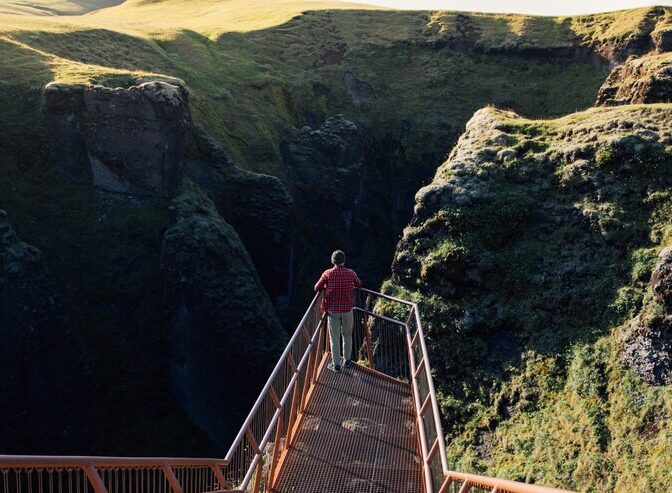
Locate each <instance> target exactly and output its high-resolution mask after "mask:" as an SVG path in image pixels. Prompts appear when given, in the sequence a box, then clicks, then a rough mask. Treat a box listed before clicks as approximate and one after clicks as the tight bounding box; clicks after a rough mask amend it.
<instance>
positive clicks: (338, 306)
mask: <svg viewBox="0 0 672 493" xmlns="http://www.w3.org/2000/svg"><path fill="white" fill-rule="evenodd" d="M361 285H362V281H360V280H359V277H357V273H356V272H355V271H354V270H352V269H346V268H345V267H342V266H338V265H336V266H334V267H332V268H331V269H327V270H325V271H324V273H323V274H322V277H320V280H319V281H317V284H315V291H321V290H323V289H324V301H323V302H322V308H323V309H326V310H327V311H330V312H335V313H345V312H349V311H350V310H352V306H353V305H354V304H355V288H358V287H360V286H361Z"/></svg>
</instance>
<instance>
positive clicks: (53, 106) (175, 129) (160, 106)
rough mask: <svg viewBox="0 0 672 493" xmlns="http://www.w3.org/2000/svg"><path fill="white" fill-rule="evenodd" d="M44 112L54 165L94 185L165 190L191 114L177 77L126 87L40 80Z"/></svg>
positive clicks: (176, 172)
mask: <svg viewBox="0 0 672 493" xmlns="http://www.w3.org/2000/svg"><path fill="white" fill-rule="evenodd" d="M43 109H44V114H45V120H46V124H47V127H48V129H49V132H50V135H51V136H52V138H53V140H54V141H55V148H56V149H58V154H57V155H55V156H53V157H52V162H53V163H54V166H55V167H56V168H57V169H59V170H60V171H62V172H63V173H64V174H65V175H67V176H68V177H70V178H72V179H75V180H77V181H80V182H84V183H90V184H91V185H93V186H94V187H96V188H97V189H99V190H103V191H106V192H115V193H123V194H140V195H157V196H161V197H171V196H172V195H173V194H174V193H175V191H176V189H177V187H178V186H179V184H180V181H181V178H182V167H183V158H184V152H185V143H186V139H187V132H188V129H189V127H190V122H191V117H190V113H189V106H188V94H187V90H186V88H185V87H184V86H183V85H173V84H169V83H167V82H163V81H152V82H143V83H141V84H139V85H137V86H132V87H130V88H128V89H124V88H116V89H112V88H108V87H102V86H84V85H76V84H75V85H73V84H60V83H51V84H48V85H47V86H46V88H45V90H44V106H43Z"/></svg>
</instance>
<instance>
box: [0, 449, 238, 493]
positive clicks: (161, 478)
mask: <svg viewBox="0 0 672 493" xmlns="http://www.w3.org/2000/svg"><path fill="white" fill-rule="evenodd" d="M226 466H227V461H225V460H221V459H173V458H160V457H153V458H129V457H49V456H45V457H41V456H22V455H13V456H8V455H0V492H2V493H10V492H11V493H22V492H26V493H33V492H35V493H63V492H66V493H80V492H81V493H87V492H91V491H93V492H95V493H108V492H109V493H125V492H127V491H128V492H129V493H130V492H138V493H167V492H169V491H173V492H175V493H204V492H213V491H219V490H222V489H225V488H227V487H228V486H229V484H228V483H227V482H226V480H225V479H224V475H223V474H222V469H223V468H225V467H226Z"/></svg>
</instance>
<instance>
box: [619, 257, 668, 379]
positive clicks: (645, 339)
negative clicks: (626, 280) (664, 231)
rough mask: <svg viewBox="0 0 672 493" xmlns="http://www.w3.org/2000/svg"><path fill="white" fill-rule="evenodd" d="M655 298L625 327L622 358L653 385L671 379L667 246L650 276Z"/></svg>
mask: <svg viewBox="0 0 672 493" xmlns="http://www.w3.org/2000/svg"><path fill="white" fill-rule="evenodd" d="M651 291H652V292H653V300H651V301H650V302H649V303H647V304H645V305H644V307H643V308H642V310H641V312H640V313H639V314H638V315H637V317H635V318H634V319H633V320H632V321H631V322H630V324H629V325H628V326H627V327H626V329H625V330H624V333H623V336H622V344H621V351H620V358H621V361H623V362H624V363H625V364H626V365H627V366H629V367H630V368H631V369H632V371H633V372H635V373H636V374H637V375H639V376H640V377H641V378H642V379H643V380H644V381H646V382H647V383H649V384H651V385H667V384H669V383H671V382H672V248H666V249H664V250H663V251H662V252H661V254H660V259H659V261H658V264H657V265H656V267H655V269H654V270H653V274H652V276H651Z"/></svg>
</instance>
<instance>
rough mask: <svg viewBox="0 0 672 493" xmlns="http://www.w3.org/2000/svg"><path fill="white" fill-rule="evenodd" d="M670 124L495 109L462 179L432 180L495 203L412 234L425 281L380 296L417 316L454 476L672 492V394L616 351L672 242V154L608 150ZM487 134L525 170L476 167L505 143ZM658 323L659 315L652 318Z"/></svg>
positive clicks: (654, 109) (410, 249)
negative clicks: (416, 310)
mask: <svg viewBox="0 0 672 493" xmlns="http://www.w3.org/2000/svg"><path fill="white" fill-rule="evenodd" d="M671 114H672V105H669V104H667V105H665V104H661V105H633V106H623V107H618V108H599V109H593V110H590V111H586V112H582V113H579V114H573V115H567V116H565V117H562V118H559V119H554V120H528V119H523V118H514V116H513V115H512V114H511V113H508V112H504V111H500V110H496V109H492V108H491V109H488V110H484V114H482V115H481V118H483V117H484V116H483V115H487V117H488V118H490V119H492V120H493V121H494V123H492V124H488V125H485V126H483V124H481V125H482V126H479V127H476V128H478V131H476V130H473V129H472V130H470V131H469V134H468V137H469V138H470V140H469V141H464V142H462V143H460V144H458V146H460V149H461V154H458V156H460V157H459V158H455V160H457V159H459V160H460V161H461V162H464V163H465V164H466V168H465V169H464V170H463V171H462V173H461V174H456V173H454V172H449V171H443V170H442V169H439V171H438V172H437V175H436V178H435V185H437V186H445V183H446V182H449V181H453V182H455V181H458V182H459V181H460V180H463V179H465V177H466V178H471V179H472V180H474V181H475V182H476V184H477V185H472V186H475V187H476V189H477V190H478V191H479V192H480V193H483V194H484V195H485V196H486V197H488V198H487V199H484V200H482V201H480V202H473V203H471V204H467V205H459V203H451V202H448V203H447V204H446V205H444V206H442V207H440V206H435V209H432V210H431V212H432V214H431V215H430V216H429V217H428V218H427V219H424V220H423V221H420V222H419V223H418V222H417V221H416V224H415V225H414V227H413V228H407V230H406V231H405V239H404V240H403V241H402V243H401V245H400V250H401V252H398V253H403V254H404V255H405V256H406V257H410V258H411V262H415V264H412V263H411V264H410V265H415V266H416V267H415V269H414V271H413V272H414V273H415V275H416V276H417V278H413V277H412V276H410V277H408V276H407V277H402V278H401V279H400V280H398V282H397V283H396V284H395V283H392V282H389V283H387V284H386V285H385V289H386V290H389V291H390V292H391V293H397V294H399V295H403V296H405V297H408V298H410V299H413V300H415V301H416V302H418V303H419V304H420V306H421V308H422V311H423V315H424V322H425V327H426V332H427V333H428V335H429V339H430V342H429V346H430V351H431V353H432V354H431V357H432V362H433V366H434V369H435V372H436V380H437V384H438V390H439V394H440V402H441V409H442V412H443V415H444V418H445V420H446V432H447V433H448V457H449V463H450V466H451V467H452V468H455V469H457V470H463V471H470V472H476V473H481V474H486V475H494V476H498V477H504V478H508V479H513V480H521V481H526V482H534V483H539V484H544V485H549V486H558V487H564V488H571V489H576V490H579V491H591V492H608V491H629V490H630V489H631V488H633V487H634V488H637V489H640V490H643V491H649V490H654V489H655V488H656V485H658V484H666V483H667V482H669V481H670V473H669V471H668V470H667V469H666V468H664V467H662V464H664V463H666V461H667V457H668V456H669V454H670V451H671V450H672V428H671V427H670V424H669V415H670V413H671V412H672V408H671V407H670V402H672V387H670V386H669V385H668V386H661V387H650V386H648V385H647V384H645V383H644V382H643V381H642V380H640V379H638V378H637V377H636V376H634V374H633V373H632V372H631V371H630V370H629V369H627V368H625V367H624V366H623V365H622V364H621V363H620V362H619V361H618V352H619V338H620V337H621V336H620V333H621V328H620V327H621V325H622V324H624V323H626V322H627V321H628V320H629V319H630V318H631V317H633V316H634V315H635V314H636V313H638V312H639V310H640V309H641V307H642V303H643V300H644V299H645V298H646V296H647V294H646V293H647V289H648V288H647V286H648V282H649V278H650V275H651V271H652V269H653V266H654V264H655V263H656V261H657V256H658V253H659V252H660V250H661V249H662V248H663V247H665V246H669V245H670V244H672V241H671V238H670V236H669V228H670V225H671V224H672V222H671V218H672V216H670V215H669V211H670V207H671V206H672V200H670V195H669V193H668V191H669V187H670V185H671V184H672V182H671V181H670V178H669V177H670V176H671V175H670V171H671V170H672V154H670V150H669V149H666V148H665V146H663V145H660V144H648V145H646V146H644V148H641V149H639V150H637V148H635V147H628V146H625V147H624V146H622V145H616V144H613V143H612V142H611V140H610V139H612V138H616V137H621V136H628V135H630V134H632V133H633V132H634V131H633V130H631V128H632V127H633V125H635V127H634V128H635V129H636V128H637V127H636V126H644V125H645V126H647V127H649V128H655V129H656V132H657V133H658V134H659V135H661V136H662V135H668V133H669V131H670V130H671V127H670V121H671V120H670V115H671ZM479 121H480V120H479ZM628 122H629V124H628ZM612 123H614V124H621V123H624V124H626V125H622V126H616V127H615V128H611V127H610V125H611V124H612ZM477 125H478V123H477ZM605 128H609V129H610V130H609V132H605V131H604V129H605ZM640 128H641V127H640ZM492 130H496V131H504V132H506V133H507V134H508V135H509V137H508V140H509V141H510V140H511V139H513V140H515V141H517V145H515V147H514V148H516V149H518V151H519V152H518V157H517V158H515V159H514V160H513V161H510V162H506V163H490V162H489V159H488V158H484V157H480V158H475V156H478V152H479V151H487V150H488V149H490V152H492V153H494V152H496V151H497V150H498V149H500V148H503V147H506V146H507V145H509V143H507V144H498V145H494V149H493V144H492V143H491V141H489V140H488V139H489V138H490V137H491V133H490V132H491V131H492ZM635 131H636V130H635ZM467 142H468V143H467ZM574 146H576V147H577V148H580V149H581V150H580V154H579V155H578V156H576V157H569V158H566V157H565V153H566V152H570V151H572V150H573V149H575V147H574ZM530 150H532V151H533V152H530ZM537 152H541V154H536V153H537ZM471 159H474V160H473V161H472V160H471ZM581 160H584V161H581ZM581 163H583V164H581ZM477 177H482V178H480V179H479V178H477ZM647 187H648V192H643V191H645V190H647ZM423 214H424V212H423ZM575 214H576V215H578V216H579V217H583V218H584V219H583V220H577V219H576V216H575ZM423 217H424V216H423ZM572 217H574V218H575V219H571V218H572ZM663 232H664V233H663ZM662 315H663V313H662V309H661V307H659V306H655V305H650V306H649V307H648V309H647V310H645V315H644V316H645V317H648V318H655V317H661V316H662Z"/></svg>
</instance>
